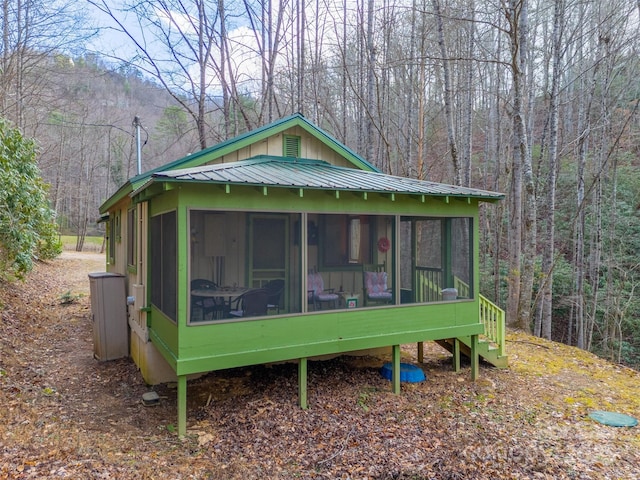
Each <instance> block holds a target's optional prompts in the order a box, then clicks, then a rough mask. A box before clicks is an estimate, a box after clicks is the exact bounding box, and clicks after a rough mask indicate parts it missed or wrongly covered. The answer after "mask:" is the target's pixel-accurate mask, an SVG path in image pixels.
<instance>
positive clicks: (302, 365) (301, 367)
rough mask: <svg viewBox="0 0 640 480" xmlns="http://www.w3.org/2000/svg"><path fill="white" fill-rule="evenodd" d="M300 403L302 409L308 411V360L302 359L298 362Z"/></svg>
mask: <svg viewBox="0 0 640 480" xmlns="http://www.w3.org/2000/svg"><path fill="white" fill-rule="evenodd" d="M298 402H299V404H300V408H302V409H305V410H306V409H307V407H308V406H309V404H308V401H307V359H306V357H305V358H301V359H300V360H299V361H298Z"/></svg>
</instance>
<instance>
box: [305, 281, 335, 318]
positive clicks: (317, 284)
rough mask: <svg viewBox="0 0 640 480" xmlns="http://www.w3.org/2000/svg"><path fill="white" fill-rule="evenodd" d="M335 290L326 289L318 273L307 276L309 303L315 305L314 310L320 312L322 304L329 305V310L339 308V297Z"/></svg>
mask: <svg viewBox="0 0 640 480" xmlns="http://www.w3.org/2000/svg"><path fill="white" fill-rule="evenodd" d="M333 290H334V289H333V288H324V280H323V279H322V275H320V274H319V273H318V272H314V273H310V274H309V275H308V276H307V301H308V302H309V303H310V304H313V309H314V310H320V309H321V308H322V304H323V303H324V304H327V305H328V306H329V308H337V307H338V298H340V297H339V296H338V294H337V293H334V291H333Z"/></svg>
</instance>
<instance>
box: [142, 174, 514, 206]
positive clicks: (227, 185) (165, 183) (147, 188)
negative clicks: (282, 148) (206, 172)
mask: <svg viewBox="0 0 640 480" xmlns="http://www.w3.org/2000/svg"><path fill="white" fill-rule="evenodd" d="M178 184H185V185H195V184H202V185H218V186H220V187H221V188H222V189H223V190H224V192H225V193H231V192H232V191H233V189H234V188H237V187H246V188H259V189H262V190H263V191H264V192H265V194H266V193H267V192H268V189H271V188H276V189H285V190H295V191H296V192H299V195H300V196H301V197H302V196H304V192H305V191H323V192H332V193H335V195H336V197H337V198H340V197H341V194H343V193H344V194H362V195H365V197H366V196H367V195H370V194H378V195H382V196H388V197H389V198H390V199H392V200H394V199H395V196H397V195H406V196H409V197H416V198H418V199H419V200H420V201H422V202H426V200H427V199H428V198H431V199H438V200H440V201H443V202H445V203H449V202H450V201H452V200H458V201H464V202H467V203H471V201H473V200H477V201H479V202H486V203H497V202H499V201H501V200H503V199H504V195H502V194H496V195H468V194H451V193H450V194H440V193H424V192H415V191H388V190H374V189H341V188H319V187H308V186H301V185H276V184H266V183H258V182H228V181H216V180H196V179H188V180H187V179H183V178H180V179H178V178H166V177H163V178H159V177H152V178H151V179H149V180H148V181H147V182H145V183H144V184H143V185H141V186H140V187H139V188H138V189H136V190H135V191H133V192H131V194H130V197H132V198H134V199H135V200H134V201H136V202H140V201H145V200H149V199H151V198H153V197H155V196H157V195H160V194H161V193H163V192H166V191H168V190H172V189H173V188H174V187H175V186H176V185H178Z"/></svg>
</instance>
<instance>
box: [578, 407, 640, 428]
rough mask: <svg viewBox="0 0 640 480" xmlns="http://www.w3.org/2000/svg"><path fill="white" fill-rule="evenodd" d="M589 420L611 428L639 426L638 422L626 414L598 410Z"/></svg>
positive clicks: (591, 414)
mask: <svg viewBox="0 0 640 480" xmlns="http://www.w3.org/2000/svg"><path fill="white" fill-rule="evenodd" d="M589 418H591V419H592V420H595V421H596V422H598V423H602V424H603V425H608V426H610V427H635V426H636V425H638V420H636V419H635V418H633V417H632V416H630V415H625V414H624V413H616V412H605V411H603V410H596V411H595V412H591V413H590V414H589Z"/></svg>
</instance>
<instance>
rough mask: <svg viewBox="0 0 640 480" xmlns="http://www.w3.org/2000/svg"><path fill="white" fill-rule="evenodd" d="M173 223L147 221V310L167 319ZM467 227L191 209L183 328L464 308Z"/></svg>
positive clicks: (163, 217)
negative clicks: (312, 315)
mask: <svg viewBox="0 0 640 480" xmlns="http://www.w3.org/2000/svg"><path fill="white" fill-rule="evenodd" d="M175 217H176V215H175V212H169V213H163V214H160V215H157V216H155V217H152V221H151V239H152V243H151V259H152V260H151V261H152V264H151V268H152V271H154V272H161V273H160V275H159V276H157V277H156V279H157V280H159V281H157V282H156V283H155V284H156V285H157V286H158V287H157V288H154V289H153V290H152V298H151V301H152V303H153V304H154V305H156V306H157V307H159V308H160V309H161V310H162V312H163V313H164V314H165V315H167V316H168V317H169V318H172V319H174V320H175V319H176V302H175V301H174V299H176V298H177V283H176V282H172V281H169V280H168V279H171V278H175V274H176V271H177V257H176V255H175V253H173V254H172V252H175V251H176V249H175V245H176V244H177V241H178V239H177V238H170V237H171V236H172V235H173V236H175V235H176V228H175V222H176V219H175ZM472 221H473V220H472V218H465V217H459V218H458V217H457V218H449V217H445V218H436V217H420V216H400V215H353V214H330V213H327V214H317V213H314V214H307V213H275V212H256V211H252V212H246V211H220V210H212V209H195V208H194V209H190V210H189V214H188V226H187V228H188V231H189V233H190V235H189V246H188V256H189V261H188V265H189V288H190V295H189V302H190V305H189V308H188V312H189V318H188V324H190V325H201V324H204V323H209V322H221V321H226V322H228V321H241V320H247V319H251V318H253V317H256V316H274V315H288V314H295V313H306V312H316V311H319V310H330V309H349V308H372V307H380V306H387V305H398V304H410V303H428V302H440V301H455V300H465V299H470V298H472V296H473V287H472V286H473V280H472V272H473V258H472V255H471V252H472V241H473V238H472V228H471V227H472ZM302 226H306V227H305V228H302ZM165 278H166V279H167V280H165Z"/></svg>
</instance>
